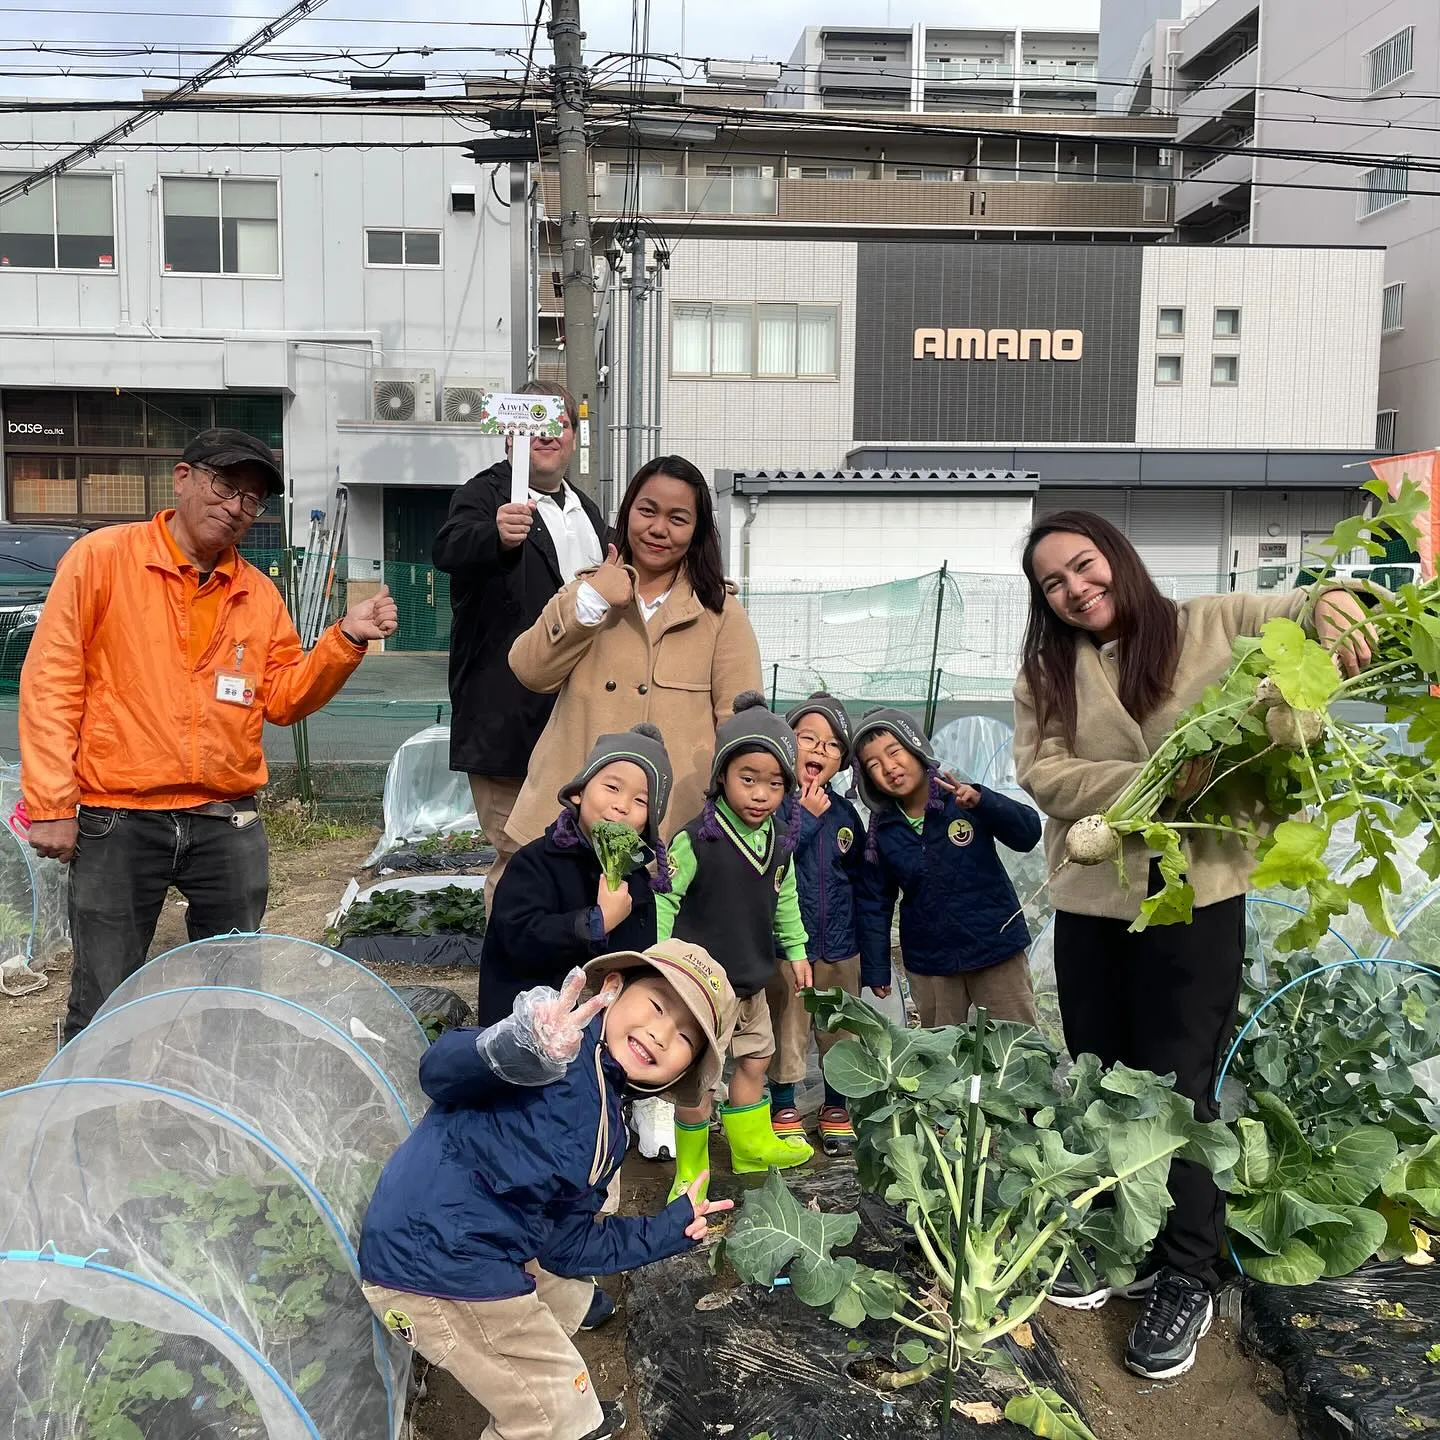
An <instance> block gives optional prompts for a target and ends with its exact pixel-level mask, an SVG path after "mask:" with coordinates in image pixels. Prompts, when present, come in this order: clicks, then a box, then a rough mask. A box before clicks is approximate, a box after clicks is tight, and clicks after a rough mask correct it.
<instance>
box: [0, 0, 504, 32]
mask: <svg viewBox="0 0 1440 1440" xmlns="http://www.w3.org/2000/svg"><path fill="white" fill-rule="evenodd" d="M35 13H36V12H35V8H34V7H33V6H30V5H0V15H29V16H34V15H35ZM64 13H65V14H66V15H108V16H117V17H119V18H121V19H124V20H141V19H146V18H149V17H153V18H155V19H160V20H201V21H205V22H206V23H214V22H215V21H217V20H220V21H229V20H266V21H268V20H269V19H270V18H271V17H270V16H269V15H265V14H256V13H253V12H249V11H247V12H245V13H240V12H227V13H225V14H213V13H206V12H197V11H194V10H108V9H90V8H87V7H85V6H77V5H67V6H66V7H65V10H64ZM307 22H308V23H310V24H314V25H404V26H405V27H406V28H407V29H410V30H418V29H423V28H425V27H427V26H431V25H444V26H459V27H461V28H464V29H473V30H519V31H521V33H522V34H523V33H524V30H525V26H524V25H523V24H522V23H521V22H520V21H518V20H419V19H409V20H381V19H374V20H367V19H365V18H364V17H363V16H354V15H312V16H309V17H307Z"/></svg>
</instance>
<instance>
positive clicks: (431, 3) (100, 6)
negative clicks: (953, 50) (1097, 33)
mask: <svg viewBox="0 0 1440 1440" xmlns="http://www.w3.org/2000/svg"><path fill="white" fill-rule="evenodd" d="M76 6H77V7H78V13H77V9H76V8H74V7H71V6H61V5H57V4H54V3H49V0H47V3H44V4H41V5H39V6H38V7H35V6H24V5H21V4H19V3H17V0H0V70H3V71H5V72H6V73H4V74H3V75H0V94H6V95H29V96H43V97H46V98H52V97H53V98H65V99H70V98H79V97H82V96H91V95H96V94H103V95H106V96H111V97H129V96H134V95H138V93H139V91H140V90H141V88H158V87H160V86H161V85H163V84H164V83H165V81H166V80H167V79H168V80H174V79H175V78H177V76H180V75H186V74H189V73H191V72H193V71H194V70H196V69H199V68H201V66H202V65H203V64H204V63H206V61H205V58H203V57H196V56H193V55H183V56H176V55H174V54H169V53H157V54H154V55H152V56H151V57H150V58H148V59H139V58H136V57H131V56H125V57H120V56H115V57H104V56H98V55H97V56H68V57H62V56H49V55H45V54H40V53H37V52H36V51H35V50H33V49H31V48H29V47H31V46H32V45H33V44H34V43H36V42H64V43H68V44H70V45H72V46H73V45H96V46H107V45H108V46H113V45H130V44H150V45H155V46H159V47H165V48H166V50H167V51H168V50H169V48H170V47H177V46H178V47H182V48H185V47H195V48H196V49H204V48H207V47H208V48H224V47H227V46H229V45H233V44H235V43H237V42H238V41H239V40H241V39H243V38H244V37H245V36H246V35H248V34H249V33H251V32H252V31H254V30H256V29H258V28H259V26H260V24H262V23H263V19H261V18H251V17H265V18H269V17H273V16H274V15H278V14H280V13H281V12H283V11H284V10H285V9H286V8H287V0H212V3H210V4H209V5H207V6H206V7H204V9H201V8H200V7H197V6H195V5H194V3H193V0H137V4H136V5H135V6H134V7H133V8H131V7H129V6H127V4H126V3H125V0H76ZM92 10H108V11H110V12H113V13H109V14H93V13H84V12H85V11H92ZM147 10H148V11H173V12H183V13H182V14H176V15H163V16H162V15H151V16H148V17H147V16H146V15H145V13H144V12H145V11H147ZM534 14H535V0H479V3H474V0H472V3H471V4H470V5H466V6H463V7H455V6H447V5H442V4H439V3H437V0H329V3H327V4H325V5H323V6H322V7H321V8H320V10H319V11H318V12H317V14H316V16H314V17H312V18H309V19H307V20H305V21H302V22H301V23H300V24H298V25H296V26H295V27H294V28H293V29H291V30H289V31H287V32H286V33H285V34H284V35H283V36H282V37H280V39H279V40H277V41H276V42H275V43H274V45H273V46H272V47H271V48H272V50H274V51H277V52H302V51H303V52H317V51H318V52H325V51H333V50H334V49H336V48H337V47H341V46H349V47H365V48H367V49H368V48H371V47H399V48H400V49H402V50H412V51H413V50H414V49H416V48H418V47H423V46H432V47H439V46H467V47H468V46H474V47H496V48H500V49H503V48H505V47H512V48H519V49H520V50H522V51H523V49H524V48H525V46H526V44H527V43H528V38H529V36H528V27H527V26H526V25H525V24H524V23H523V21H524V20H525V19H527V18H528V19H530V20H533V18H534ZM682 15H683V23H684V53H685V54H687V55H689V56H694V57H703V56H716V57H723V58H733V59H752V58H757V59H772V60H781V59H787V58H788V57H789V56H790V54H791V53H792V51H793V50H794V48H795V43H796V41H797V39H798V38H799V35H800V31H801V30H802V28H803V27H804V26H806V25H820V24H841V25H847V24H856V25H877V24H878V25H884V24H894V25H910V24H913V23H914V22H916V21H919V20H923V21H926V22H928V23H945V24H950V25H995V24H1004V25H1021V26H1026V25H1033V26H1067V27H1070V26H1083V27H1089V28H1094V27H1095V26H1096V25H1097V24H1098V21H1099V0H905V3H901V0H893V3H890V0H779V3H777V0H687V3H685V4H682V3H681V0H651V4H650V16H651V22H650V49H651V50H652V51H657V52H663V53H668V54H676V53H680V45H681V25H682ZM237 17H244V18H237ZM375 20H380V21H388V22H398V23H367V22H369V21H375ZM436 20H444V21H448V22H450V23H447V24H442V25H437V24H427V23H426V22H427V21H436ZM581 20H582V23H583V25H584V27H585V31H586V34H587V37H588V38H587V42H586V43H587V49H588V50H589V51H590V52H592V54H593V55H594V57H595V58H597V59H598V58H599V57H600V56H601V55H604V54H605V53H607V52H614V51H628V50H629V49H630V48H631V5H630V0H581ZM457 21H459V22H460V23H455V22H457ZM537 54H538V56H539V58H540V60H541V62H542V63H548V62H549V60H550V51H549V46H548V44H547V42H546V40H545V36H544V33H543V30H542V32H541V36H540V41H539V45H538V50H537ZM366 58H367V62H368V63H370V64H376V63H379V64H381V65H382V66H383V67H384V68H390V69H401V70H407V69H423V70H427V71H430V72H432V73H433V72H436V71H460V70H493V69H496V68H501V67H504V66H505V65H506V64H507V63H508V64H509V65H511V66H512V67H513V66H515V64H516V61H515V60H514V59H513V58H512V59H510V60H508V61H507V59H506V58H505V57H504V56H502V55H497V54H493V53H486V51H485V50H484V49H481V48H477V49H475V50H474V51H471V52H469V53H448V54H447V53H435V54H432V55H430V56H416V55H414V54H410V55H405V54H400V55H397V56H396V57H395V58H394V59H393V60H392V61H386V60H385V59H384V58H383V57H379V56H374V55H372V56H368V57H366ZM142 66H149V67H153V68H155V69H156V70H157V72H158V73H157V74H156V76H154V77H153V78H150V79H142V78H139V77H138V76H134V74H133V72H135V71H136V70H137V69H138V68H139V67H142ZM62 67H70V68H71V71H72V73H70V74H68V75H64V76H62V75H57V74H54V73H53V72H55V71H57V70H59V69H61V68H62ZM256 68H257V67H256V66H255V65H254V64H253V63H252V65H251V67H249V72H247V73H253V71H254V70H255V69H256ZM288 68H290V69H291V70H293V69H296V68H299V69H305V68H313V69H315V70H317V71H323V72H327V73H328V74H330V75H335V74H337V73H340V72H342V71H343V72H346V73H349V72H351V71H353V70H355V69H358V68H359V67H358V65H357V64H350V65H347V64H346V63H345V61H344V60H337V59H335V58H327V57H324V56H323V55H316V56H315V57H314V58H313V59H307V60H305V61H303V62H299V63H298V64H296V65H293V66H290V67H288ZM97 69H108V70H118V71H122V72H126V75H125V76H123V77H121V78H116V79H109V80H98V79H94V78H82V77H81V76H80V75H78V74H75V73H73V72H74V71H78V70H92V71H93V70H97ZM16 72H19V73H16ZM44 72H52V73H44ZM652 73H654V74H657V75H658V74H663V73H666V71H665V70H663V69H659V68H657V69H655V70H654V71H653V72H652ZM670 73H673V72H670ZM131 77H133V78H131ZM224 88H227V89H230V88H237V87H236V86H235V85H234V84H233V83H232V84H230V85H227V86H225V87H224ZM240 88H249V89H252V90H253V89H257V88H260V87H259V86H258V85H256V84H254V83H252V84H250V85H249V86H241V87H240ZM266 88H269V87H266ZM285 88H286V89H292V88H296V87H295V86H293V85H286V86H285ZM303 88H315V89H325V90H335V89H336V88H337V87H336V86H334V85H333V84H331V85H327V84H325V82H324V81H317V82H315V83H314V84H313V85H307V86H304V87H303ZM448 88H450V90H451V93H455V90H454V86H453V85H452V86H451V87H448Z"/></svg>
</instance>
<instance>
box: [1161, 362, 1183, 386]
mask: <svg viewBox="0 0 1440 1440" xmlns="http://www.w3.org/2000/svg"><path fill="white" fill-rule="evenodd" d="M1155 383H1156V384H1157V385H1178V384H1179V383H1180V356H1178V355H1157V356H1156V357H1155Z"/></svg>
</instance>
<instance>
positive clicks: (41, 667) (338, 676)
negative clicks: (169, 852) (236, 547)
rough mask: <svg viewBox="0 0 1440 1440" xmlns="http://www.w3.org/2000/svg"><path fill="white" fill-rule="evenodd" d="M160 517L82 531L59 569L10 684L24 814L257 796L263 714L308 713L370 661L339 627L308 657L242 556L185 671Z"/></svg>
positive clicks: (183, 635) (174, 565)
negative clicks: (14, 686)
mask: <svg viewBox="0 0 1440 1440" xmlns="http://www.w3.org/2000/svg"><path fill="white" fill-rule="evenodd" d="M169 514H170V512H169V511H164V512H162V513H161V514H159V515H157V516H156V517H155V518H154V519H153V520H151V521H150V522H149V523H148V524H137V525H112V526H109V527H107V528H106V529H104V530H98V531H96V532H95V533H94V534H91V535H86V536H84V537H83V538H81V539H80V540H77V541H76V542H75V544H74V545H72V546H71V547H70V549H69V550H68V551H66V553H65V555H64V557H63V558H62V559H61V561H60V565H59V568H58V569H57V570H56V573H55V583H54V584H53V585H52V586H51V587H50V593H49V595H48V596H47V597H46V600H45V607H44V609H43V610H42V611H41V614H40V620H39V622H38V623H37V625H36V626H35V636H34V639H33V640H32V641H31V643H30V652H29V655H28V657H27V658H26V661H25V668H24V670H23V671H22V672H21V675H20V780H21V788H22V790H23V792H24V795H25V804H26V808H27V809H28V811H29V816H30V819H31V820H62V819H68V818H69V817H70V816H72V815H74V813H75V807H76V805H102V806H114V807H117V808H120V809H132V810H172V809H173V810H178V809H183V808H187V807H189V806H193V805H204V804H206V803H208V802H209V801H212V800H234V799H239V798H240V797H242V796H247V795H253V794H254V793H255V791H256V790H258V789H259V788H260V787H261V786H262V785H263V784H264V783H265V781H266V779H267V778H268V776H269V772H268V771H267V769H266V767H265V753H264V750H263V748H262V745H261V739H262V736H263V734H264V726H265V721H267V720H269V721H270V722H271V723H272V724H274V725H293V724H294V723H295V721H297V720H299V719H301V718H302V717H303V716H306V715H309V714H310V713H311V712H312V711H315V710H318V709H319V708H320V707H321V706H322V705H324V704H325V703H326V702H327V701H328V700H329V699H330V698H331V697H332V696H333V695H334V694H335V693H336V692H337V691H338V690H339V689H340V687H341V686H342V685H343V684H344V683H345V681H346V680H347V679H349V677H350V675H351V674H352V673H353V671H354V670H355V667H356V666H357V665H359V663H360V661H361V659H362V658H363V657H364V655H365V649H364V647H362V646H357V645H353V644H351V642H350V641H349V640H347V639H346V638H345V637H344V636H343V635H342V634H341V633H340V627H339V626H338V625H332V626H331V627H330V628H329V629H328V630H327V631H326V632H325V633H324V634H323V635H322V636H321V637H320V641H319V643H318V644H317V645H316V646H315V648H314V649H313V650H311V651H310V652H309V653H308V654H307V653H306V652H305V651H304V650H303V649H302V648H301V646H300V637H299V636H298V635H297V634H296V633H295V626H294V625H293V624H292V623H291V621H290V616H289V614H288V613H287V612H286V610H285V604H284V601H283V600H282V599H281V597H280V592H279V590H278V589H276V587H275V585H274V584H273V583H272V582H271V581H270V580H269V579H268V578H267V577H266V576H264V575H262V574H261V573H260V572H259V571H258V570H257V569H255V567H254V566H253V565H250V564H248V563H247V562H246V561H245V560H243V559H241V558H240V557H239V556H238V555H236V556H234V559H233V565H231V566H228V567H227V570H228V577H227V580H226V588H225V593H224V595H223V597H222V598H221V600H220V602H219V606H218V610H217V612H216V613H215V615H214V630H213V633H212V635H211V637H210V642H209V644H208V645H206V646H205V648H204V650H203V651H202V652H201V653H200V656H199V658H198V660H196V661H195V662H194V663H192V662H191V659H190V642H189V626H190V623H191V608H190V605H189V604H188V603H187V600H188V597H189V594H190V591H191V589H192V588H193V586H194V583H195V582H194V580H193V578H191V577H189V576H187V575H185V574H183V573H182V571H181V568H180V565H179V563H178V562H177V559H176V553H177V552H176V550H175V548H174V546H173V545H172V544H171V543H169V540H168V537H167V535H166V534H165V531H164V526H165V523H166V520H167V519H168V517H169ZM222 677H223V683H222ZM240 682H243V684H242V683H240ZM221 693H224V694H228V695H232V696H235V695H238V696H239V697H240V702H241V703H238V704H237V703H234V702H233V701H227V700H223V699H221V698H219V696H220V695H221Z"/></svg>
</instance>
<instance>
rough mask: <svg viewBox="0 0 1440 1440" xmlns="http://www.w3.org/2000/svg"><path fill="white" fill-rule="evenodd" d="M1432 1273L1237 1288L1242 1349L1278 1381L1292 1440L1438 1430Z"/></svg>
mask: <svg viewBox="0 0 1440 1440" xmlns="http://www.w3.org/2000/svg"><path fill="white" fill-rule="evenodd" d="M1437 1272H1440V1266H1433V1265H1432V1266H1425V1267H1423V1268H1417V1267H1415V1266H1412V1265H1406V1264H1404V1263H1403V1262H1401V1261H1396V1262H1394V1263H1392V1264H1386V1265H1373V1266H1368V1267H1366V1268H1365V1269H1363V1270H1359V1271H1357V1272H1356V1273H1355V1274H1354V1275H1347V1276H1346V1277H1344V1278H1343V1279H1340V1280H1318V1281H1316V1282H1315V1284H1313V1285H1297V1286H1278V1285H1254V1284H1252V1285H1249V1286H1247V1287H1246V1290H1245V1299H1244V1308H1243V1311H1242V1316H1243V1319H1242V1326H1241V1340H1242V1343H1243V1344H1244V1345H1245V1346H1246V1347H1247V1348H1249V1349H1250V1350H1252V1351H1254V1352H1255V1353H1256V1354H1258V1355H1260V1356H1262V1357H1263V1358H1264V1359H1266V1360H1268V1361H1269V1362H1270V1363H1271V1364H1272V1365H1274V1366H1276V1367H1277V1368H1278V1369H1279V1370H1280V1372H1281V1374H1282V1375H1283V1376H1284V1377H1285V1392H1286V1398H1287V1400H1288V1401H1289V1403H1290V1408H1291V1410H1292V1412H1293V1413H1294V1415H1295V1418H1296V1423H1297V1425H1298V1426H1299V1430H1300V1435H1301V1440H1357V1437H1358V1440H1404V1437H1408V1436H1413V1435H1417V1434H1426V1433H1429V1432H1431V1431H1440V1273H1437ZM1432 1350H1433V1352H1434V1353H1435V1355H1436V1357H1437V1358H1436V1362H1432V1361H1430V1360H1429V1359H1427V1358H1426V1356H1427V1353H1429V1352H1431V1351H1432Z"/></svg>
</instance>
